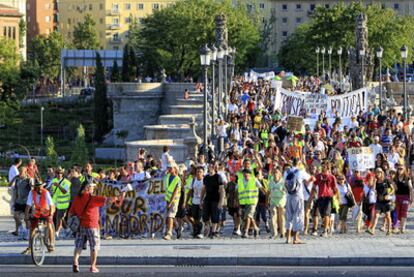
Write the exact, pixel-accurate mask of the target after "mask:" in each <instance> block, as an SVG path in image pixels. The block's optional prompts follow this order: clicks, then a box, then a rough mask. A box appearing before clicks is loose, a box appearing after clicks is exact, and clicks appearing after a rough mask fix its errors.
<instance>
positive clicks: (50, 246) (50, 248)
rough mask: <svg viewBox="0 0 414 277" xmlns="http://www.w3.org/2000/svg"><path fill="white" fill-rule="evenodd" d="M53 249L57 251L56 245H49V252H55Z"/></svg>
mask: <svg viewBox="0 0 414 277" xmlns="http://www.w3.org/2000/svg"><path fill="white" fill-rule="evenodd" d="M53 251H55V246H53V245H49V246H48V247H47V252H49V253H50V252H53Z"/></svg>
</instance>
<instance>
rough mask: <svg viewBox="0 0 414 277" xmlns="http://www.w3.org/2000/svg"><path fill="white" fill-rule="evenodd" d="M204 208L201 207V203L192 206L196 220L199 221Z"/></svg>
mask: <svg viewBox="0 0 414 277" xmlns="http://www.w3.org/2000/svg"><path fill="white" fill-rule="evenodd" d="M201 214H202V210H201V209H200V205H195V204H193V205H192V206H191V215H192V217H193V218H194V221H196V222H198V221H200V220H201Z"/></svg>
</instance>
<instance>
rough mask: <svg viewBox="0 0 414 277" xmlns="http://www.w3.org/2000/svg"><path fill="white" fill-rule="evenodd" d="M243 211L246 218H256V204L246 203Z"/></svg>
mask: <svg viewBox="0 0 414 277" xmlns="http://www.w3.org/2000/svg"><path fill="white" fill-rule="evenodd" d="M243 213H244V215H243V219H244V220H246V219H248V218H250V219H254V214H255V213H256V205H245V206H244V211H243Z"/></svg>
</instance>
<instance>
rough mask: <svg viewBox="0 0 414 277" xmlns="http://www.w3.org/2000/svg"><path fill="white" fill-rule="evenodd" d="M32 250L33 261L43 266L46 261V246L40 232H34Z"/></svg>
mask: <svg viewBox="0 0 414 277" xmlns="http://www.w3.org/2000/svg"><path fill="white" fill-rule="evenodd" d="M30 250H31V254H32V261H33V263H34V264H35V265H37V266H41V265H42V264H43V262H44V261H45V253H46V246H45V243H44V240H43V238H42V235H41V234H40V232H36V233H35V234H34V236H33V238H32V246H31V249H30Z"/></svg>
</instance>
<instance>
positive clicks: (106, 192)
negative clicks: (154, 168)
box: [97, 177, 166, 238]
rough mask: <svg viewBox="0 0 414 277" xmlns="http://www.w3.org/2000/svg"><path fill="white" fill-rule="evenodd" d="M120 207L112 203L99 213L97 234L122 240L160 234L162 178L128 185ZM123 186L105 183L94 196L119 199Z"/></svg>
mask: <svg viewBox="0 0 414 277" xmlns="http://www.w3.org/2000/svg"><path fill="white" fill-rule="evenodd" d="M130 185H131V186H132V191H128V192H127V194H126V196H125V199H124V201H123V203H122V205H120V206H117V204H116V203H113V204H111V205H109V206H106V207H103V208H101V210H100V218H101V230H102V232H103V233H104V234H109V235H111V236H119V237H122V238H128V237H136V236H146V237H150V236H152V235H155V234H157V233H162V230H163V228H164V217H165V212H166V202H165V199H164V192H165V187H164V180H163V178H161V177H159V178H153V179H150V180H148V181H146V182H137V181H134V182H131V183H130ZM126 186H127V184H124V183H121V182H117V181H105V182H102V183H100V184H98V186H97V195H102V196H119V195H120V194H121V191H122V190H123V189H124V188H125V187H126Z"/></svg>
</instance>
